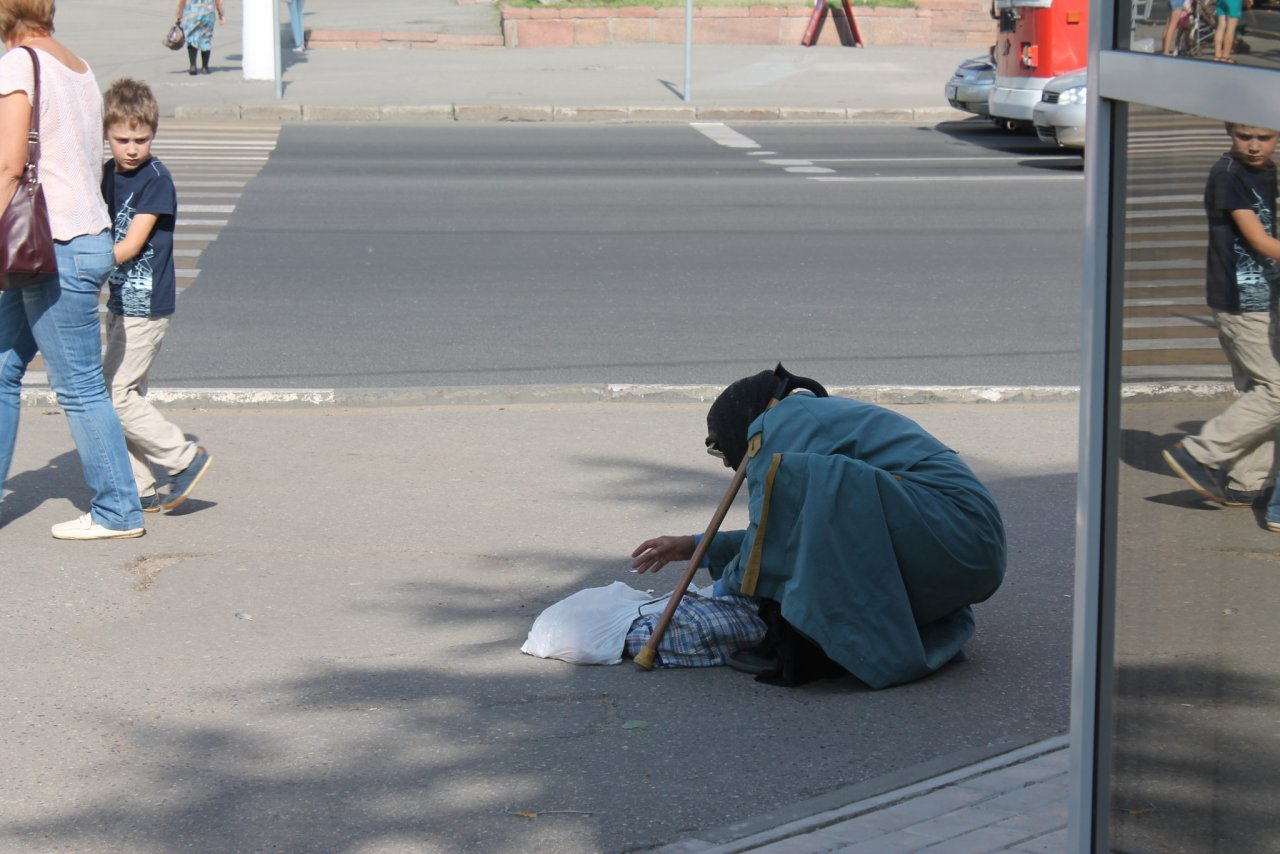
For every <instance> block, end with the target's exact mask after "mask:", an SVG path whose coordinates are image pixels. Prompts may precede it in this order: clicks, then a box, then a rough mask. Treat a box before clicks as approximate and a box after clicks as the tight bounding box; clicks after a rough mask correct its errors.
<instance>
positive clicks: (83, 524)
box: [51, 513, 147, 540]
mask: <svg viewBox="0 0 1280 854" xmlns="http://www.w3.org/2000/svg"><path fill="white" fill-rule="evenodd" d="M51 532H52V533H53V538H54V539H55V540H123V539H126V538H128V537H141V536H142V535H143V534H145V533H146V532H147V531H146V529H145V528H130V529H129V530H127V531H115V530H112V529H111V528H104V527H102V526H101V525H99V524H98V523H97V522H95V521H93V516H92V515H91V514H89V513H86V514H84V515H83V516H81V517H80V518H79V519H72V520H71V521H70V522H60V523H59V524H57V525H54V526H53V528H52V529H51Z"/></svg>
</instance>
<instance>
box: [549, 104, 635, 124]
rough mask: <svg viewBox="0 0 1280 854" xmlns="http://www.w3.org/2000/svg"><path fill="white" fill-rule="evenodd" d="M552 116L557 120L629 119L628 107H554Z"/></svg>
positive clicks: (594, 120)
mask: <svg viewBox="0 0 1280 854" xmlns="http://www.w3.org/2000/svg"><path fill="white" fill-rule="evenodd" d="M551 117H552V119H553V120H554V121H557V122H600V121H611V122H621V121H626V119H627V108H626V107H554V108H552V111H551Z"/></svg>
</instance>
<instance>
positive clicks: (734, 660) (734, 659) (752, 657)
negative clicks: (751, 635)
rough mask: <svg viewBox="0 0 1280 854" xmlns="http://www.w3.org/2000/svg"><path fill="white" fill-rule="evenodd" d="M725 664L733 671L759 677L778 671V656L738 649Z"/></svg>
mask: <svg viewBox="0 0 1280 854" xmlns="http://www.w3.org/2000/svg"><path fill="white" fill-rule="evenodd" d="M725 663H726V664H728V665H729V666H730V667H732V668H733V669H734V670H740V671H742V672H743V673H750V674H751V675H752V676H760V675H762V674H765V673H773V672H774V671H776V670H777V669H778V656H777V655H776V654H771V655H761V654H760V653H758V652H755V651H754V650H750V649H740V650H737V651H736V652H734V653H731V654H730V655H729V659H728V661H726V662H725Z"/></svg>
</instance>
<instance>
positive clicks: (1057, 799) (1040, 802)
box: [983, 774, 1070, 813]
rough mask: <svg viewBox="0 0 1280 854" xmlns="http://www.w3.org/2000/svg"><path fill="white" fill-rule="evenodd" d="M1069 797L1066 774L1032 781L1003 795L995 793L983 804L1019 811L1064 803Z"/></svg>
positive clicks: (994, 807)
mask: <svg viewBox="0 0 1280 854" xmlns="http://www.w3.org/2000/svg"><path fill="white" fill-rule="evenodd" d="M1069 797H1070V792H1069V790H1068V785H1067V775H1066V774H1063V775H1061V776H1060V777H1057V778H1054V779H1053V780H1050V781H1048V782H1045V783H1033V784H1032V785H1030V786H1024V787H1023V788H1021V789H1016V790H1014V791H1012V792H1006V793H1004V794H1003V795H997V796H996V797H994V798H992V799H991V800H989V801H986V802H984V803H983V806H986V807H989V808H991V809H998V810H1008V811H1009V812H1016V813H1021V812H1025V811H1027V810H1034V809H1040V808H1041V807H1047V806H1051V805H1053V804H1059V803H1062V804H1065V803H1066V802H1067V800H1068V798H1069Z"/></svg>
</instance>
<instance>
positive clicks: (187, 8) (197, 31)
mask: <svg viewBox="0 0 1280 854" xmlns="http://www.w3.org/2000/svg"><path fill="white" fill-rule="evenodd" d="M215 18H216V19H217V22H218V23H219V24H223V23H226V20H225V19H224V18H223V16H222V0H178V21H179V22H180V23H181V24H182V32H183V34H184V35H185V36H186V37H187V59H188V60H189V61H190V62H191V67H190V68H189V69H187V73H188V74H195V73H196V51H200V69H199V71H200V72H201V73H203V74H208V73H209V52H210V51H212V50H213V24H214V19H215Z"/></svg>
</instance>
